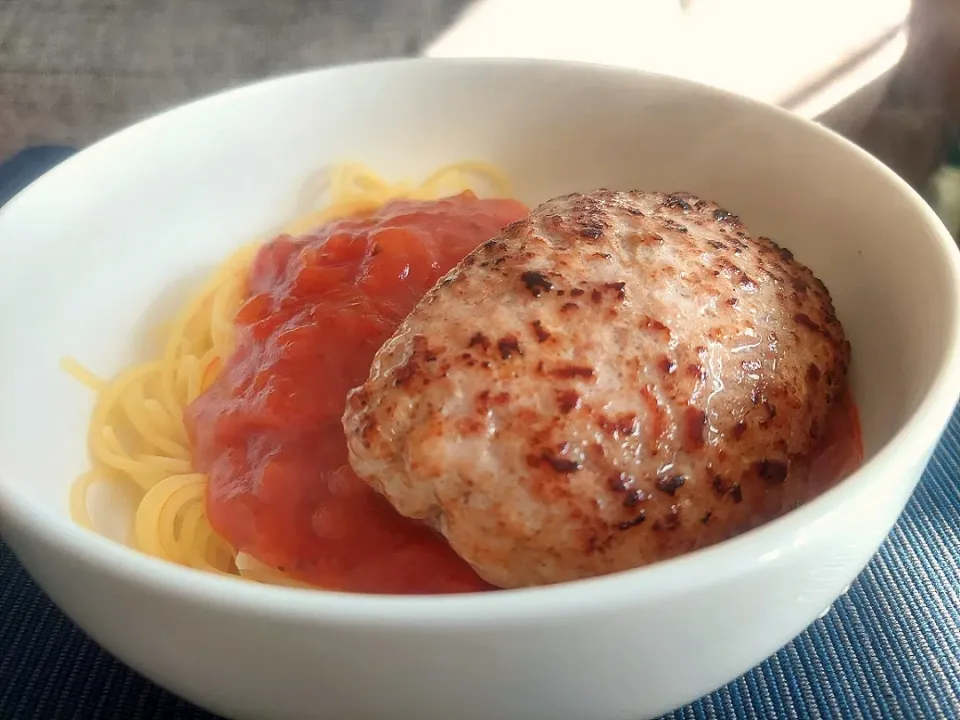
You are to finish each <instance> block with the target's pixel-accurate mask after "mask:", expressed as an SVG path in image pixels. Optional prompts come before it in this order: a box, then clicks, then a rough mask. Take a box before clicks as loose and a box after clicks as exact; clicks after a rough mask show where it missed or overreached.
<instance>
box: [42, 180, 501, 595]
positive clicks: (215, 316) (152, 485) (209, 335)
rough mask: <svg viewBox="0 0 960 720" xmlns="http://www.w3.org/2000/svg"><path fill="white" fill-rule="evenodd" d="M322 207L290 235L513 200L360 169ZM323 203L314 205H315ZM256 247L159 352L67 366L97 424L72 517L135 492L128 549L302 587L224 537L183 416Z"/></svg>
mask: <svg viewBox="0 0 960 720" xmlns="http://www.w3.org/2000/svg"><path fill="white" fill-rule="evenodd" d="M328 179H329V185H328V187H327V188H326V192H325V193H324V196H325V197H327V198H329V203H328V204H326V206H325V207H322V208H320V209H315V210H313V211H312V212H310V211H307V212H306V213H305V214H304V215H303V216H302V217H301V218H300V219H298V220H295V221H294V222H292V223H290V224H289V225H288V226H287V227H285V228H284V229H283V232H285V233H289V234H293V235H295V234H301V233H304V232H307V231H309V230H312V229H314V228H317V227H319V226H320V225H322V224H324V223H326V222H329V221H331V220H335V219H339V218H344V217H349V216H352V215H356V214H358V213H364V212H370V211H373V210H376V209H377V208H379V207H380V206H382V205H384V204H385V203H387V202H388V201H390V200H394V199H398V198H409V199H418V200H429V199H438V198H440V197H444V196H447V195H451V194H455V193H458V192H462V191H464V190H467V189H477V186H478V185H481V186H482V185H487V186H489V188H490V189H491V190H493V191H494V192H496V194H497V195H499V196H501V197H507V196H509V194H510V193H509V187H508V185H507V182H506V180H505V178H504V177H503V176H502V175H501V174H500V173H499V172H498V171H497V170H496V169H495V168H492V167H490V166H489V165H486V164H484V163H478V162H461V163H455V164H452V165H448V166H445V167H443V168H440V169H439V170H437V171H436V172H435V173H433V174H432V175H430V176H429V177H428V178H427V179H426V180H424V181H423V182H422V183H420V184H411V183H397V184H392V183H388V182H386V181H384V180H383V179H381V178H380V177H378V176H377V175H376V174H374V173H373V172H371V171H370V170H369V169H367V168H366V167H364V166H362V165H359V164H347V165H342V166H338V167H336V168H334V169H333V171H332V172H331V173H330V174H329V178H328ZM311 204H314V205H315V204H316V203H311ZM257 247H258V246H257V243H252V244H249V245H247V246H245V247H243V248H241V249H240V250H238V251H237V252H236V253H235V254H234V255H232V256H231V257H230V258H228V259H227V260H226V262H224V263H223V264H222V265H221V266H220V267H219V269H218V270H217V271H216V272H215V273H214V274H213V276H212V277H210V278H209V279H208V280H207V281H206V283H205V284H204V285H203V286H202V287H201V289H200V290H199V291H198V292H197V293H196V295H195V296H194V297H193V298H192V299H191V300H190V302H189V303H188V304H187V305H186V307H185V308H184V309H183V311H182V312H181V313H180V314H179V315H178V316H177V317H176V318H175V319H174V321H173V322H172V323H171V324H170V325H169V327H168V330H167V332H166V337H165V340H164V343H163V346H162V347H163V350H162V353H160V354H159V356H158V357H155V358H152V359H150V360H147V361H146V362H143V363H141V364H138V365H135V366H133V367H130V368H128V369H126V370H125V371H123V372H121V373H120V374H119V375H117V376H116V377H115V378H113V379H112V380H109V381H108V380H103V379H101V378H99V377H97V376H96V375H94V374H93V373H91V372H89V371H88V370H86V369H85V368H84V367H83V366H82V365H80V364H79V363H78V362H77V361H76V360H74V359H72V358H65V359H64V360H63V361H62V362H61V366H62V368H63V369H64V370H65V371H66V372H68V373H69V374H70V375H72V376H73V377H74V378H76V379H77V380H78V381H80V382H81V383H83V384H84V385H86V386H87V387H89V388H90V389H91V390H93V391H94V392H95V393H96V403H95V406H94V409H93V413H92V415H91V419H90V425H89V431H88V447H89V454H90V462H91V467H90V469H89V470H88V471H87V472H85V473H84V474H83V475H81V476H80V477H79V478H78V479H77V480H76V482H75V483H74V485H73V487H72V489H71V494H70V511H71V514H72V516H73V518H74V520H75V521H76V522H77V523H79V524H81V525H83V526H85V527H88V528H90V529H93V530H96V528H95V527H94V523H93V521H92V519H91V516H90V513H89V511H88V507H87V498H88V491H89V490H90V488H91V487H92V486H93V485H95V484H97V483H100V482H117V483H123V484H126V485H127V486H133V487H135V488H136V489H137V490H138V491H139V493H140V494H141V498H140V500H139V503H138V505H137V509H136V513H135V516H134V520H133V527H132V531H131V533H130V540H129V543H130V544H131V545H132V546H133V547H134V548H136V549H138V550H140V551H142V552H144V553H148V554H150V555H153V556H155V557H158V558H162V559H165V560H168V561H171V562H175V563H179V564H181V565H185V566H188V567H192V568H196V569H199V570H205V571H209V572H216V573H221V574H225V575H231V576H238V575H239V576H243V577H245V578H248V579H251V580H256V581H259V582H267V583H272V584H286V585H302V583H300V582H298V581H296V580H293V579H291V578H288V577H287V576H285V575H284V574H283V573H281V572H279V571H278V570H275V569H273V568H271V567H269V566H266V565H264V564H263V563H260V562H258V561H257V560H256V559H254V558H252V557H250V556H249V555H246V554H243V553H240V554H238V553H237V552H235V550H234V549H233V548H232V547H230V546H229V544H228V543H227V542H225V541H224V540H223V539H222V538H221V537H219V536H218V535H217V534H216V532H215V531H214V530H213V528H212V526H211V525H210V522H209V520H208V519H207V515H206V511H205V497H206V489H207V478H206V476H205V475H203V474H200V473H197V472H195V471H194V468H193V466H192V463H191V448H190V443H189V441H188V437H187V431H186V428H185V425H184V420H183V413H184V409H185V408H186V407H187V406H188V405H189V404H190V403H191V402H193V401H194V400H195V399H196V398H197V396H198V395H200V393H202V392H203V390H204V389H205V388H207V387H208V386H209V385H210V383H211V382H212V381H213V380H214V379H215V377H216V375H217V373H218V372H219V369H220V367H221V364H222V363H221V360H222V359H223V358H226V357H227V356H228V355H229V354H230V353H231V352H232V349H233V344H234V336H233V330H234V328H233V319H234V316H235V314H236V312H237V310H238V308H239V307H240V305H241V303H242V301H243V299H244V298H243V295H244V291H245V283H246V277H247V273H248V270H249V267H250V264H251V262H252V260H253V258H254V255H255V253H256V251H257Z"/></svg>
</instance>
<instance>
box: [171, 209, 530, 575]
mask: <svg viewBox="0 0 960 720" xmlns="http://www.w3.org/2000/svg"><path fill="white" fill-rule="evenodd" d="M526 214H527V208H525V207H524V206H523V205H522V204H521V203H519V202H516V201H514V200H481V199H478V198H477V197H476V196H474V195H473V194H472V193H469V192H467V193H463V194H461V195H458V196H455V197H451V198H447V199H444V200H439V201H413V200H397V201H393V202H390V203H388V204H387V205H385V206H384V207H382V208H381V209H379V210H378V211H376V212H374V213H371V214H369V215H365V216H360V217H354V218H350V219H346V220H338V221H335V222H332V223H329V224H327V225H325V226H323V227H321V228H318V229H317V230H315V231H313V232H312V233H310V234H308V235H305V236H301V237H297V238H294V237H290V236H287V235H284V236H280V237H278V238H276V239H274V240H273V241H272V242H270V243H268V244H267V245H265V246H264V247H263V248H262V249H261V250H260V251H259V253H258V255H257V256H256V258H255V260H254V263H253V266H252V268H251V271H250V275H249V277H248V281H247V295H246V297H247V300H246V301H245V303H244V305H243V306H242V308H241V310H240V312H239V314H238V316H237V320H236V326H237V348H236V350H235V352H234V353H233V355H231V356H230V357H229V358H226V359H224V362H223V368H222V370H221V372H220V373H219V375H218V376H217V378H216V379H215V380H214V381H213V383H212V385H211V386H210V387H209V388H208V389H207V390H206V391H205V392H204V393H203V394H202V395H201V396H200V397H199V398H197V400H196V401H194V402H193V403H192V404H191V405H190V407H189V408H188V409H187V412H186V416H185V420H186V423H187V429H188V432H189V435H190V439H191V442H192V444H193V448H194V465H195V466H196V469H197V470H199V471H201V472H205V473H207V474H208V475H209V478H210V483H209V489H208V494H207V514H208V516H209V519H210V522H211V524H212V525H213V527H214V529H215V530H216V531H217V532H218V533H220V535H222V537H223V538H224V539H226V540H227V542H229V543H230V544H231V545H233V547H234V548H236V549H237V550H238V551H244V552H247V553H249V554H251V555H252V556H254V557H255V558H257V559H258V560H260V561H261V562H264V563H266V564H268V565H271V566H273V567H276V568H279V569H280V570H282V571H284V572H286V573H288V574H290V575H291V576H292V577H295V578H298V579H300V580H303V581H306V582H308V583H312V584H314V585H317V586H319V587H324V588H329V589H336V590H344V591H352V592H373V593H445V592H471V591H477V590H485V589H490V586H489V585H487V584H486V583H485V582H484V581H482V580H481V579H480V578H479V577H478V576H477V575H476V574H475V573H474V572H473V570H472V568H470V566H469V565H467V563H466V562H464V561H463V560H462V559H460V557H459V556H457V555H456V554H455V553H454V552H453V551H452V550H451V549H450V547H449V546H448V545H447V543H446V541H445V540H444V539H443V538H442V537H441V536H439V535H438V534H436V533H434V532H433V531H432V530H430V529H428V528H426V527H424V526H422V525H421V524H419V523H416V522H414V521H411V520H408V519H406V518H403V517H401V516H400V515H399V514H398V513H397V512H396V511H395V510H394V509H393V508H392V507H391V506H390V505H389V503H387V501H386V500H384V499H383V498H382V497H381V496H380V495H379V494H377V493H376V492H375V491H373V490H371V489H370V488H369V486H367V485H366V483H364V482H363V481H362V480H360V479H359V478H358V477H357V476H356V475H355V474H354V473H353V471H352V470H351V469H350V466H349V464H348V461H347V446H346V438H345V437H344V432H343V427H342V425H341V417H342V415H343V411H344V407H345V403H346V396H347V393H348V392H349V390H350V389H351V388H353V387H355V386H357V385H360V384H361V383H363V382H364V381H365V380H366V378H367V373H368V372H369V369H370V364H371V362H372V361H373V357H374V354H375V353H376V351H377V350H378V349H379V348H380V346H381V345H382V344H383V343H384V342H385V341H386V340H387V339H388V338H389V337H390V336H391V335H392V334H393V332H394V330H396V328H397V326H398V325H399V324H400V322H401V320H403V318H404V317H406V316H407V315H408V314H409V313H410V311H411V310H413V308H414V306H415V305H416V304H417V302H418V301H419V300H420V298H422V297H423V295H424V294H425V293H426V291H427V290H429V289H430V288H431V287H432V286H433V285H434V284H435V283H436V282H437V280H439V279H440V277H441V276H442V275H443V274H444V273H446V272H447V271H448V270H449V269H450V268H452V267H453V266H454V265H456V264H457V263H458V262H459V261H460V260H462V259H463V258H464V257H465V256H466V255H467V254H468V253H469V252H471V251H472V250H473V249H474V248H476V247H477V246H478V245H479V244H480V243H482V242H484V241H485V240H487V239H489V238H491V237H493V236H494V235H496V234H497V233H498V232H499V231H500V230H501V229H502V228H503V227H505V226H506V225H508V224H510V223H511V222H513V221H515V220H519V219H520V218H522V217H524V216H525V215H526Z"/></svg>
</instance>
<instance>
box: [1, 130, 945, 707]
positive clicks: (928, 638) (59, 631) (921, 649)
mask: <svg viewBox="0 0 960 720" xmlns="http://www.w3.org/2000/svg"><path fill="white" fill-rule="evenodd" d="M63 155H64V153H63V152H62V150H61V149H54V150H50V149H46V150H40V151H37V150H34V151H32V153H31V154H29V155H28V156H26V160H25V159H24V158H25V156H23V155H21V156H19V158H15V162H13V161H12V162H11V163H9V164H7V165H6V166H0V198H2V197H4V193H5V192H7V193H10V192H11V190H12V189H13V188H14V187H16V188H19V187H20V186H22V185H23V184H24V182H25V181H26V180H27V178H28V177H30V176H32V175H36V174H39V173H41V172H42V171H43V170H44V169H45V168H47V167H49V166H50V165H51V164H53V163H55V162H56V161H57V160H58V159H59V158H62V157H63ZM0 618H2V624H0V719H2V720H7V719H8V718H10V719H11V720H12V719H16V720H48V719H49V720H65V719H67V718H69V719H71V720H73V719H80V718H82V719H83V720H108V719H109V720H121V719H122V720H127V719H137V718H158V719H159V718H186V719H188V720H194V719H195V720H201V719H203V720H213V716H211V715H209V714H207V713H205V712H203V711H202V710H198V709H196V708H194V707H192V706H190V705H189V704H187V703H186V702H184V701H182V700H179V699H177V698H175V697H173V696H172V695H170V694H169V693H167V692H165V691H164V690H161V689H160V688H158V687H157V686H155V685H153V684H152V683H150V682H149V681H147V680H144V679H143V678H141V677H140V676H139V675H137V674H135V673H134V672H133V671H131V670H129V669H127V668H126V667H125V666H123V665H121V664H120V663H119V662H117V661H116V660H114V659H113V658H112V657H111V656H110V655H108V654H107V653H105V652H104V651H103V650H101V649H100V648H99V647H98V646H97V645H96V644H95V643H93V642H92V641H91V640H89V639H88V638H86V636H85V635H84V634H83V633H82V632H81V631H80V630H78V629H77V628H76V627H75V626H74V625H73V624H72V623H71V622H70V621H69V620H67V619H66V618H65V617H64V616H63V615H62V614H61V613H60V611H59V610H57V609H56V607H54V606H53V604H52V603H51V602H50V601H49V600H48V599H47V598H46V597H45V596H44V595H43V593H42V592H41V591H40V590H39V589H38V588H37V587H36V586H35V585H34V584H33V582H32V581H31V580H30V579H29V578H28V577H27V575H26V573H25V572H24V571H23V569H22V568H21V567H20V565H19V564H18V563H17V561H16V559H15V558H14V557H13V556H12V555H11V553H10V551H9V550H8V549H7V547H6V546H5V545H3V544H2V543H0ZM666 717H667V718H670V720H681V719H682V720H687V719H689V718H695V719H697V720H700V719H708V718H718V719H723V720H742V719H749V720H763V719H771V718H797V719H801V718H802V719H806V718H823V719H824V720H845V719H847V718H904V720H915V719H918V718H943V719H944V720H950V719H952V718H960V410H958V411H957V412H956V413H955V414H954V417H953V419H952V420H951V422H950V426H949V428H948V429H947V432H946V434H945V435H944V438H943V440H942V442H941V443H940V447H939V448H938V450H937V452H936V454H935V455H934V457H933V460H932V461H931V463H930V466H929V467H928V468H927V471H926V473H925V474H924V477H923V480H922V481H921V483H920V486H919V487H918V489H917V492H916V493H915V494H914V496H913V498H912V500H911V501H910V504H909V505H908V507H907V509H906V511H905V513H904V515H903V517H902V518H901V519H900V522H899V523H898V524H897V526H896V527H895V528H894V530H893V532H892V533H891V534H890V537H889V538H888V539H887V541H886V542H885V543H884V545H883V547H882V548H881V550H880V552H879V553H878V555H877V557H876V558H874V560H873V561H872V562H871V563H870V565H869V566H868V567H867V569H866V570H865V571H864V572H863V574H862V575H861V576H860V577H859V578H858V579H857V581H856V582H855V583H854V584H853V586H852V587H851V589H850V591H849V592H848V593H847V594H846V595H845V596H844V597H842V598H840V599H839V600H838V601H837V602H836V603H835V604H834V606H833V608H832V609H831V610H830V612H829V613H828V614H827V615H826V616H824V617H823V618H821V619H820V620H817V621H816V622H815V623H813V625H811V626H810V628H808V629H807V630H806V631H805V632H804V633H803V634H802V635H801V636H800V637H799V638H797V639H796V640H794V641H793V642H792V643H790V644H789V645H787V646H786V647H785V648H784V649H782V650H780V652H778V653H777V654H776V655H774V656H773V657H772V658H770V659H769V660H767V661H766V662H764V663H763V664H762V665H760V666H759V667H757V668H755V669H754V670H752V671H750V672H749V673H747V674H746V675H744V676H743V677H741V678H740V679H738V680H736V681H734V682H732V683H731V684H730V685H728V686H727V687H725V688H723V689H721V690H719V691H717V692H715V693H713V694H712V695H709V696H707V697H705V698H703V699H701V700H699V701H697V702H695V703H693V704H691V705H689V706H687V707H685V708H682V709H680V710H677V711H676V712H674V713H672V714H670V715H668V716H666ZM491 720H493V719H491ZM585 720H586V719H585Z"/></svg>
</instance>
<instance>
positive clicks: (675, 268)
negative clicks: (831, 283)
mask: <svg viewBox="0 0 960 720" xmlns="http://www.w3.org/2000/svg"><path fill="white" fill-rule="evenodd" d="M849 359H850V347H849V344H848V342H847V341H846V339H845V337H844V333H843V329H842V327H841V326H840V323H839V322H838V320H837V317H836V315H835V313H834V308H833V305H832V302H831V300H830V296H829V293H828V292H827V289H826V288H825V287H824V285H823V284H822V283H821V282H820V281H819V280H818V279H817V278H816V277H814V275H813V274H812V273H811V272H810V270H808V269H807V268H806V267H804V266H803V265H801V264H800V263H799V262H797V261H796V260H795V259H794V258H793V256H792V255H791V253H790V252H789V251H788V250H785V249H783V248H780V247H778V246H777V245H776V244H775V243H774V242H772V241H771V240H769V239H767V238H762V237H761V238H754V237H752V236H751V235H750V234H749V233H748V232H747V231H746V230H745V229H744V227H743V226H742V225H741V223H740V222H739V220H738V219H737V217H736V216H734V215H732V214H730V213H728V212H726V211H724V210H722V209H721V208H719V207H718V206H717V205H716V204H714V203H710V202H705V201H703V200H699V199H697V198H696V197H693V196H691V195H688V194H672V195H666V194H663V193H654V192H639V191H638V192H613V191H609V190H598V191H595V192H592V193H589V194H573V195H567V196H564V197H559V198H556V199H554V200H550V201H549V202H546V203H544V204H543V205H541V206H540V207H538V208H537V209H536V210H534V211H533V212H532V213H531V214H530V215H529V216H528V217H527V218H525V219H523V220H521V221H519V222H516V223H514V224H512V225H510V226H509V227H507V228H506V229H504V230H503V232H502V233H501V234H500V235H499V236H497V237H496V238H494V239H492V240H490V241H488V242H486V243H484V244H483V245H481V246H480V247H479V248H477V249H476V250H475V251H474V252H473V253H471V254H470V255H469V256H467V258H465V259H464V260H463V262H461V263H460V264H459V265H458V266H457V267H455V268H454V269H453V270H452V271H450V273H448V274H447V275H446V276H445V277H444V278H443V279H441V281H440V282H439V283H438V284H437V286H436V287H435V288H433V289H432V290H431V291H430V292H429V293H428V294H427V296H426V297H425V298H424V299H423V300H422V302H421V303H420V304H419V305H418V307H417V308H416V309H415V310H414V311H413V312H412V313H411V314H410V315H409V316H408V317H407V318H406V320H405V321H404V322H403V323H402V324H401V326H400V327H399V329H398V330H397V332H396V333H395V334H394V336H393V337H392V338H391V339H390V340H389V341H387V342H386V343H385V344H384V346H383V347H382V348H381V349H380V351H379V352H378V354H377V356H376V359H375V360H374V362H373V365H372V367H371V371H370V376H369V379H368V380H367V382H366V383H364V384H363V385H362V386H361V387H359V388H356V389H354V390H353V391H352V392H351V394H350V396H349V398H348V401H347V409H346V413H345V415H344V428H345V430H346V433H347V438H348V445H349V452H350V462H351V465H352V466H353V469H354V470H355V471H356V472H357V474H358V475H360V477H362V478H363V479H364V480H365V481H366V482H368V483H369V484H370V485H371V486H373V487H374V488H375V489H376V490H377V491H379V492H380V493H382V494H383V495H384V496H385V497H386V498H387V499H388V500H389V501H390V503H392V504H393V506H394V507H395V508H396V509H397V510H398V511H399V512H400V513H401V514H403V515H405V516H408V517H411V518H417V519H421V520H423V521H425V522H427V523H429V524H430V525H432V526H433V527H435V528H436V529H437V530H438V531H439V532H441V533H442V534H443V535H444V536H445V537H446V538H447V540H448V541H449V543H450V545H451V546H452V547H453V549H454V550H455V551H456V552H457V553H459V554H460V555H461V556H462V557H463V558H464V559H465V560H467V561H468V562H469V563H470V564H471V565H472V566H473V567H474V568H475V569H476V570H477V572H478V573H479V574H480V575H481V576H482V577H484V578H485V579H486V580H488V581H489V582H491V583H493V584H494V585H497V586H500V587H521V586H528V585H538V584H546V583H555V582H560V581H566V580H572V579H577V578H583V577H589V576H593V575H599V574H603V573H609V572H614V571H619V570H625V569H629V568H634V567H638V566H641V565H645V564H648V563H651V562H654V561H658V560H662V559H665V558H669V557H673V556H676V555H679V554H681V553H685V552H688V551H691V550H694V549H697V548H701V547H704V546H707V545H710V544H712V543H716V542H718V541H720V540H722V539H725V538H728V537H730V536H732V535H734V534H737V533H740V532H743V531H745V530H747V529H750V528H752V527H755V526H757V525H759V524H761V523H764V522H766V521H768V520H770V519H772V518H774V517H776V516H778V515H780V514H782V513H783V512H785V511H787V510H789V509H791V508H793V507H795V506H796V505H798V504H800V503H802V502H805V501H806V500H809V499H810V498H811V497H813V496H814V495H816V494H818V493H819V492H821V491H822V490H823V489H825V485H826V484H828V483H832V482H834V481H835V480H836V478H833V479H830V480H822V479H820V478H817V477H811V473H810V472H809V463H810V460H811V458H812V457H813V456H814V455H815V454H816V452H817V449H818V447H819V446H820V444H821V441H822V437H823V434H824V428H825V427H826V425H827V422H828V417H829V415H830V413H831V411H832V410H833V409H834V406H835V405H836V404H837V403H838V402H839V400H840V398H841V396H842V395H843V393H844V392H845V388H846V374H847V366H848V364H849Z"/></svg>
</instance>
